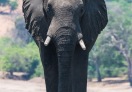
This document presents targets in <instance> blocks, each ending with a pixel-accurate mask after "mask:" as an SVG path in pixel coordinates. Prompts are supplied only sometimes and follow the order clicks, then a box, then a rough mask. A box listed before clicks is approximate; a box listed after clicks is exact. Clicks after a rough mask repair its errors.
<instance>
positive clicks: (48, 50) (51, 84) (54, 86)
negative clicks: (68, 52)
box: [39, 42, 58, 92]
mask: <svg viewBox="0 0 132 92" xmlns="http://www.w3.org/2000/svg"><path fill="white" fill-rule="evenodd" d="M39 49H40V56H41V61H42V64H43V67H44V75H45V83H46V90H47V91H46V92H58V60H57V55H56V49H55V46H54V44H53V43H52V42H51V43H50V44H49V46H47V47H45V46H44V43H42V42H40V44H39Z"/></svg>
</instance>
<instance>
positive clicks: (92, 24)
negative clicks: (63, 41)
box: [81, 0, 108, 42]
mask: <svg viewBox="0 0 132 92" xmlns="http://www.w3.org/2000/svg"><path fill="white" fill-rule="evenodd" d="M107 22H108V18H107V9H106V4H105V1H104V0H85V13H84V15H83V17H82V20H81V25H82V26H81V28H82V33H83V35H84V40H85V41H86V42H91V41H95V40H96V38H97V36H98V34H99V33H100V32H101V31H102V30H103V29H104V28H105V26H106V24H107Z"/></svg>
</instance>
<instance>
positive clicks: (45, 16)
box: [22, 0, 108, 92]
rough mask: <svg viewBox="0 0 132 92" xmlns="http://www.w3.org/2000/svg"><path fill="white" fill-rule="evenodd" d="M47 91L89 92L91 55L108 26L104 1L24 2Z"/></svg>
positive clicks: (35, 0) (26, 18)
mask: <svg viewBox="0 0 132 92" xmlns="http://www.w3.org/2000/svg"><path fill="white" fill-rule="evenodd" d="M22 9H23V14H24V19H25V28H26V29H27V30H28V32H29V33H30V34H31V36H32V37H33V39H34V41H35V42H36V45H37V46H38V49H39V52H40V57H41V61H42V65H43V68H44V77H45V83H46V91H47V92H86V91H87V68H88V56H89V52H90V51H91V49H92V47H93V45H94V44H95V42H96V39H97V37H98V35H99V34H100V33H101V31H102V30H103V29H104V28H105V27H106V25H107V23H108V16H107V7H106V4H105V1H104V0H23V5H22Z"/></svg>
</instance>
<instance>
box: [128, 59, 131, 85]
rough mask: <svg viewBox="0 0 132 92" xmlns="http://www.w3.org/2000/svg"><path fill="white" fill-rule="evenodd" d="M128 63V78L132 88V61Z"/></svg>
mask: <svg viewBox="0 0 132 92" xmlns="http://www.w3.org/2000/svg"><path fill="white" fill-rule="evenodd" d="M128 63H129V65H128V78H129V82H130V86H131V87H132V61H131V60H129V61H128Z"/></svg>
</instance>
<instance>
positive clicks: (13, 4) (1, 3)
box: [0, 0, 18, 11]
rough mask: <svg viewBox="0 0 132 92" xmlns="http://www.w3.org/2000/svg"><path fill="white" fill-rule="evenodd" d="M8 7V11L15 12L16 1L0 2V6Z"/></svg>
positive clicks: (3, 0)
mask: <svg viewBox="0 0 132 92" xmlns="http://www.w3.org/2000/svg"><path fill="white" fill-rule="evenodd" d="M6 5H8V6H10V11H13V10H15V9H16V8H17V7H18V3H17V0H0V6H6Z"/></svg>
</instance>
